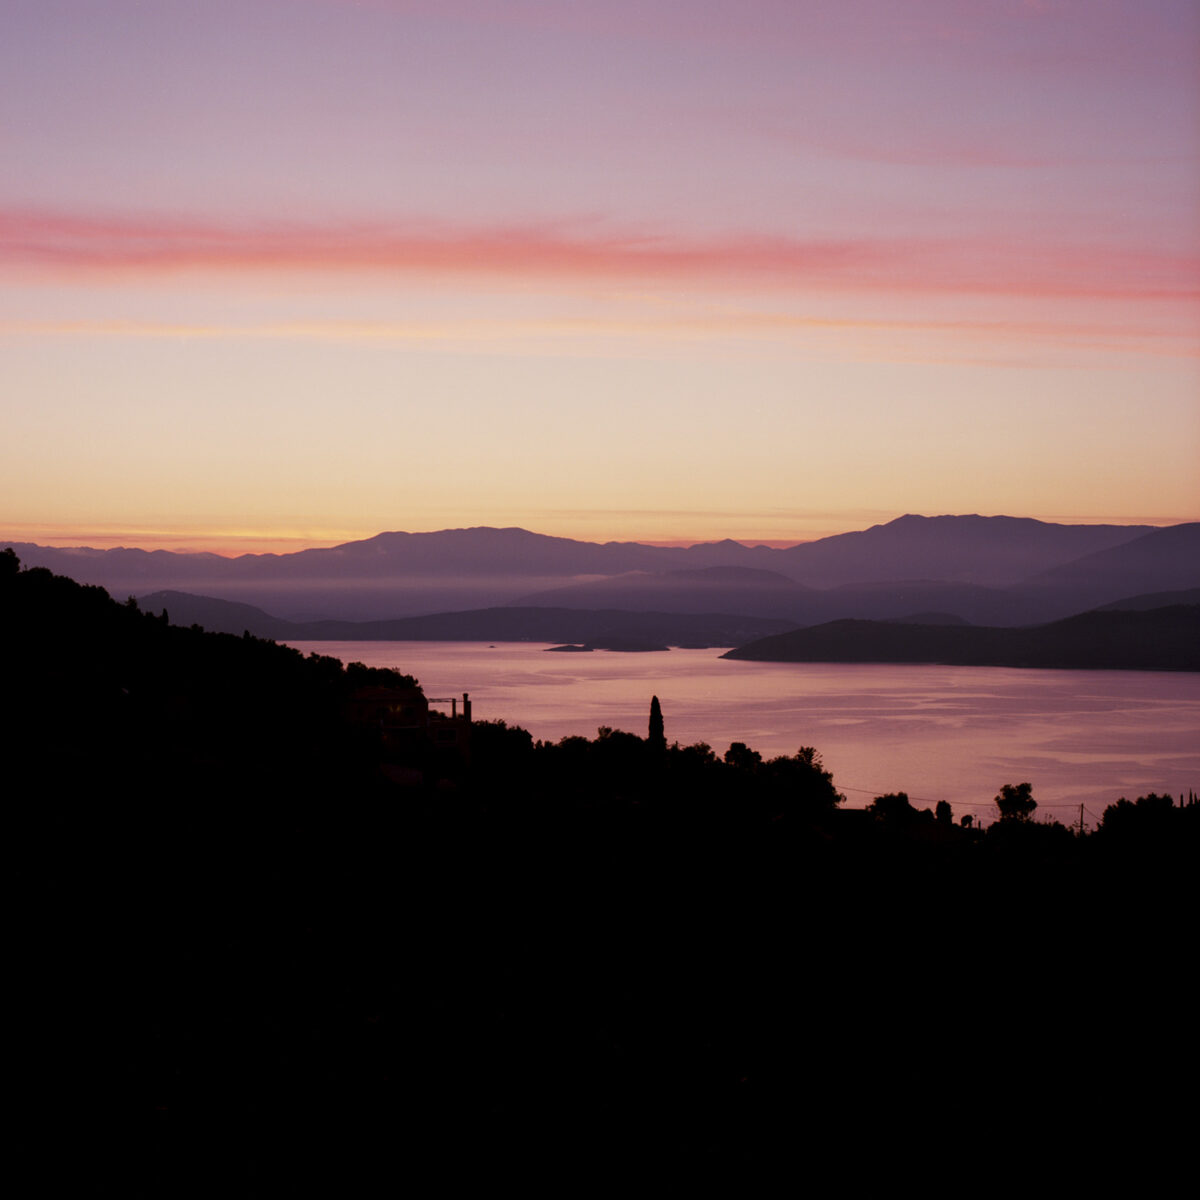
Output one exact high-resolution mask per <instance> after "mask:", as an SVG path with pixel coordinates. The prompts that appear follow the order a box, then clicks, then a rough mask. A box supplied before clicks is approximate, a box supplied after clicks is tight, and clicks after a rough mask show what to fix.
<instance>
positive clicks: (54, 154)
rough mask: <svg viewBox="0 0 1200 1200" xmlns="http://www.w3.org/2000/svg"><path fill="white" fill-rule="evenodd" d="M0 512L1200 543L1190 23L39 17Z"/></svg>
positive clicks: (18, 142)
mask: <svg viewBox="0 0 1200 1200" xmlns="http://www.w3.org/2000/svg"><path fill="white" fill-rule="evenodd" d="M0 162H3V164H4V170H3V171H0V396H2V397H3V404H4V415H5V427H6V434H7V436H6V438H5V439H4V444H3V448H2V449H0V524H2V525H3V528H0V533H3V534H7V535H8V536H13V537H20V538H23V539H28V540H41V541H53V540H68V541H91V542H93V543H97V544H101V543H104V544H107V543H108V542H110V541H113V540H116V541H125V542H127V543H129V544H145V545H149V544H161V545H190V546H210V547H215V548H226V549H238V548H254V547H257V546H267V545H276V546H288V545H300V544H308V543H319V542H329V541H333V540H342V539H344V538H348V537H355V536H361V535H369V534H371V533H375V532H378V531H379V530H382V529H433V528H441V527H445V526H455V525H467V524H496V525H509V524H519V525H524V526H526V527H528V528H532V529H536V530H539V531H542V532H548V533H561V534H568V535H573V536H580V537H588V538H600V539H602V538H609V537H627V538H644V539H647V540H651V539H659V540H661V539H669V538H696V539H700V538H708V537H719V536H733V537H741V538H756V537H759V538H775V539H781V538H783V539H793V540H799V539H801V538H804V537H812V536H819V535H821V534H823V533H829V532H835V531H838V530H841V529H849V528H859V527H862V526H864V525H867V524H871V523H874V522H875V521H878V520H886V519H888V518H889V517H891V516H894V515H898V514H899V513H902V512H905V511H918V512H927V513H935V512H985V513H996V512H1006V513H1012V514H1014V515H1023V516H1037V517H1043V518H1047V519H1058V520H1084V521H1095V520H1114V521H1155V522H1171V521H1180V520H1188V519H1192V520H1194V519H1197V518H1200V485H1198V484H1197V472H1196V467H1195V464H1196V462H1197V461H1200V362H1198V356H1200V6H1197V5H1196V4H1195V3H1194V2H1193V0H1179V2H1173V0H1142V2H1140V3H1125V2H1109V0H1040V2H1036V3H1035V2H1021V0H992V2H982V0H981V2H976V3H965V2H960V3H950V2H946V0H929V2H923V0H908V2H906V3H903V4H898V3H894V2H887V3H883V2H855V0H842V2H840V3H832V2H831V3H808V2H805V0H788V2H782V0H781V2H755V0H742V2H740V3H724V2H722V3H714V2H704V0H687V2H686V3H685V2H682V0H681V2H678V3H663V2H653V0H643V2H641V3H636V4H633V3H624V2H612V0H609V2H607V3H604V4H596V3H589V4H582V3H566V2H559V3H539V2H530V3H522V2H516V3H499V2H496V3H481V2H476V3H455V2H453V0H442V2H439V3H432V2H431V3H399V2H389V0H361V2H358V3H354V2H350V0H345V2H336V0H238V2H237V3H226V2H225V0H204V2H199V0H194V2H191V3H184V2H178V0H144V2H133V0H106V2H105V3H104V4H96V3H89V2H86V0H37V2H36V3H34V2H26V0H6V2H5V5H4V36H3V37H2V38H0Z"/></svg>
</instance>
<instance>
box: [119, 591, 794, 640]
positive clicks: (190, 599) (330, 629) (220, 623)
mask: <svg viewBox="0 0 1200 1200" xmlns="http://www.w3.org/2000/svg"><path fill="white" fill-rule="evenodd" d="M140 603H141V607H142V609H143V610H144V611H147V612H153V613H158V612H162V611H163V610H164V609H165V610H166V612H167V615H168V618H169V620H170V622H171V623H172V624H173V625H200V626H203V628H205V629H208V630H212V631H214V632H217V633H233V634H240V633H242V632H244V631H248V632H249V633H251V634H253V635H254V636H256V637H269V638H274V639H276V640H277V641H289V642H296V641H366V642H379V641H413V642H423V641H446V642H454V641H467V642H571V643H577V644H587V645H596V646H601V645H603V646H607V645H615V644H617V643H622V644H626V645H628V647H629V648H640V647H642V646H644V645H648V644H656V645H669V646H737V645H741V644H742V643H743V642H746V641H748V640H750V639H753V638H759V637H764V636H765V635H767V634H769V633H778V632H781V631H782V630H785V629H788V628H790V627H791V623H790V622H788V621H779V620H770V619H764V618H758V617H747V616H730V615H729V614H722V613H672V612H625V611H617V610H609V611H594V610H587V609H568V608H544V607H505V608H485V609H472V610H468V611H465V612H445V613H431V614H428V615H426V616H420V617H401V618H397V619H395V620H390V621H311V622H298V621H285V620H282V619H280V618H279V617H273V616H271V615H270V614H269V613H265V612H263V611H262V610H261V609H259V608H254V607H252V606H250V605H248V604H238V603H233V602H230V601H228V600H220V599H216V598H214V597H212V596H196V595H190V594H188V593H185V592H174V591H167V592H155V593H153V594H151V595H149V596H144V597H143V598H142V600H141V602H140Z"/></svg>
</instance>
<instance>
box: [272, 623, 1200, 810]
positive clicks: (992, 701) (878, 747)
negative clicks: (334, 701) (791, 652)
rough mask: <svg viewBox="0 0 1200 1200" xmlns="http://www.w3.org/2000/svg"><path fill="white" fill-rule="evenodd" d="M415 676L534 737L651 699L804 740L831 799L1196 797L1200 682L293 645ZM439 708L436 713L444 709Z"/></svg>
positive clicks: (480, 649) (1058, 801) (714, 724)
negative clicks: (833, 792)
mask: <svg viewBox="0 0 1200 1200" xmlns="http://www.w3.org/2000/svg"><path fill="white" fill-rule="evenodd" d="M293 644H294V645H295V646H296V647H297V649H300V650H302V651H304V653H306V654H307V653H309V652H310V651H314V650H315V651H317V652H318V653H320V654H332V655H334V656H335V657H337V658H340V659H342V660H343V661H345V662H352V661H358V662H365V663H367V664H369V665H371V666H387V667H395V668H397V669H399V670H401V671H406V672H408V673H409V674H412V675H415V676H416V677H417V678H418V679H419V680H420V681H421V685H422V686H423V687H424V689H425V692H426V694H427V695H429V696H451V695H456V694H461V693H462V692H464V691H465V692H470V693H471V701H472V704H473V706H474V714H475V716H476V717H477V718H480V719H490V718H497V717H498V718H503V719H504V720H506V721H508V722H509V724H517V725H522V726H524V727H525V728H526V729H528V730H529V731H530V733H532V734H533V736H534V737H535V738H543V739H549V740H552V741H557V740H558V739H559V738H561V737H565V736H566V735H568V734H583V735H585V736H587V737H594V736H595V733H596V729H597V728H598V727H599V726H601V725H611V726H613V727H615V728H618V729H627V730H630V731H631V732H634V733H638V734H641V735H645V732H646V722H647V716H648V713H649V708H650V697H651V696H652V695H655V694H657V695H658V698H659V700H660V701H661V702H662V709H663V716H664V719H665V723H666V731H667V739H668V741H679V742H681V743H685V744H686V743H690V742H708V743H709V744H710V745H711V746H712V747H713V748H714V749H715V750H716V751H717V753H718V754H722V753H724V751H725V748H726V747H727V746H728V745H729V743H730V742H735V741H738V742H745V743H746V744H747V745H749V746H752V747H753V748H754V749H756V750H758V751H760V752H761V753H762V754H764V755H766V756H771V755H776V754H792V753H794V752H795V751H796V749H797V748H798V747H800V746H816V747H817V749H818V750H819V751H820V752H821V755H822V757H823V758H824V761H825V765H826V766H827V767H828V768H829V769H830V770H831V771H832V772H833V777H834V781H835V783H836V785H837V787H838V788H839V790H841V791H843V792H845V793H846V799H847V804H848V805H850V806H852V807H860V806H862V805H865V804H867V803H869V802H870V800H871V798H872V797H874V796H876V795H879V794H880V793H881V792H888V791H906V792H908V794H909V797H910V798H911V799H913V801H914V803H919V804H925V803H928V804H932V803H934V802H936V801H938V800H948V801H949V802H950V803H951V805H953V807H954V811H955V816H956V817H957V816H960V815H962V814H964V813H968V812H974V813H977V814H979V816H980V817H982V818H983V819H985V820H988V819H990V818H991V816H992V813H993V812H994V808H993V806H992V804H991V800H992V797H993V796H995V794H996V793H997V791H999V789H1000V786H1001V784H1004V783H1020V782H1021V781H1022V780H1029V781H1030V782H1031V783H1032V784H1033V794H1034V797H1035V798H1036V799H1037V801H1038V806H1039V809H1040V810H1041V811H1044V812H1053V814H1054V815H1055V816H1056V817H1058V819H1059V820H1062V821H1064V822H1073V821H1074V820H1076V819H1077V818H1078V814H1079V804H1080V803H1082V804H1083V805H1084V808H1085V820H1087V822H1088V824H1089V825H1090V826H1093V827H1094V826H1095V824H1096V822H1097V821H1098V820H1099V818H1100V814H1101V813H1102V812H1103V810H1104V806H1105V805H1107V804H1111V803H1112V802H1113V801H1114V800H1116V799H1117V798H1118V797H1119V796H1128V797H1129V798H1131V799H1132V798H1133V797H1135V796H1139V795H1144V794H1145V793H1146V792H1149V791H1170V792H1172V793H1174V794H1175V795H1176V796H1178V794H1179V793H1180V792H1181V791H1183V792H1186V791H1188V789H1189V788H1190V789H1196V790H1200V675H1195V674H1183V673H1179V674H1174V673H1161V672H1151V671H1028V670H1011V669H1006V668H999V667H941V666H879V665H860V664H840V663H837V664H830V663H812V664H795V663H749V662H727V661H723V660H721V659H720V658H719V657H718V655H719V654H720V651H717V650H671V651H669V652H667V653H658V654H611V653H605V652H603V651H596V652H594V653H590V654H561V653H547V652H546V651H545V650H544V648H543V647H542V646H539V645H531V644H527V643H519V644H514V643H497V644H496V645H495V646H492V647H489V646H487V645H484V644H480V643H477V642H295V643H293ZM447 707H448V706H447Z"/></svg>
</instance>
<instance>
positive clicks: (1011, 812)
mask: <svg viewBox="0 0 1200 1200" xmlns="http://www.w3.org/2000/svg"><path fill="white" fill-rule="evenodd" d="M996 807H997V808H998V809H999V810H1000V820H1002V821H1028V820H1029V818H1030V817H1031V816H1033V810H1034V809H1035V808H1037V801H1036V800H1035V799H1034V798H1033V784H1032V783H1006V784H1005V785H1004V786H1003V787H1002V788H1001V789H1000V795H998V796H997V797H996Z"/></svg>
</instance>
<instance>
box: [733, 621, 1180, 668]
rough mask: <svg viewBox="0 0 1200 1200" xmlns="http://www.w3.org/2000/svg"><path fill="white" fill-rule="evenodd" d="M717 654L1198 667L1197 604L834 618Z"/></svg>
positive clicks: (1011, 664)
mask: <svg viewBox="0 0 1200 1200" xmlns="http://www.w3.org/2000/svg"><path fill="white" fill-rule="evenodd" d="M722 657H723V658H734V659H747V660H752V661H756V662H881V663H886V662H894V663H951V664H956V665H959V666H980V667H1042V668H1062V669H1076V670H1082V669H1093V668H1094V669H1105V670H1137V671H1200V605H1177V606H1174V607H1171V608H1158V609H1149V610H1142V611H1114V612H1089V613H1081V614H1080V615H1078V616H1074V617H1068V618H1067V619H1065V620H1062V621H1055V622H1053V623H1052V624H1049V625H1041V626H1036V627H1033V628H1026V629H1000V628H985V627H979V626H956V625H918V624H901V623H896V622H882V621H850V620H847V621H832V622H830V623H829V624H826V625H817V626H813V627H811V628H808V629H797V630H793V631H792V632H791V633H783V634H777V635H775V636H772V637H766V638H762V639H761V640H759V641H756V642H751V643H750V644H749V645H746V646H739V647H738V648H737V649H735V650H730V651H729V652H728V653H726V654H724V655H722Z"/></svg>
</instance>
